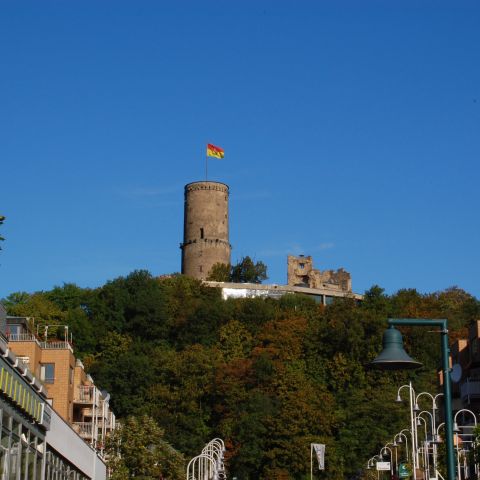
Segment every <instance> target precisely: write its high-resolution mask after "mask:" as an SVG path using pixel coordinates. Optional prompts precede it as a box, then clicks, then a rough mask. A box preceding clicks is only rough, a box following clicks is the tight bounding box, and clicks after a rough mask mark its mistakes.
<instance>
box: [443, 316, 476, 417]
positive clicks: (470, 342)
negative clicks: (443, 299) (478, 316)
mask: <svg viewBox="0 0 480 480" xmlns="http://www.w3.org/2000/svg"><path fill="white" fill-rule="evenodd" d="M450 355H451V363H452V367H453V368H454V372H455V373H454V375H453V378H452V380H453V386H452V392H453V396H454V403H456V405H455V406H456V407H458V408H468V409H470V410H473V411H474V412H475V413H479V412H480V320H477V321H475V322H473V323H472V324H471V325H470V327H469V330H468V338H464V339H458V340H456V341H455V342H454V343H453V344H452V346H451V347H450Z"/></svg>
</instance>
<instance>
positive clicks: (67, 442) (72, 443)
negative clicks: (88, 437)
mask: <svg viewBox="0 0 480 480" xmlns="http://www.w3.org/2000/svg"><path fill="white" fill-rule="evenodd" d="M46 440H47V444H48V445H50V446H51V447H52V448H53V449H54V450H56V451H57V452H58V453H59V454H60V455H62V456H63V457H65V458H66V459H67V460H68V461H69V462H70V463H72V464H73V465H75V467H77V468H78V469H79V470H81V471H82V472H83V473H84V474H85V475H86V476H87V477H89V478H91V479H92V480H105V479H106V477H107V468H106V465H105V463H104V462H103V461H102V459H101V458H99V457H98V455H97V453H96V451H95V450H94V449H93V448H91V447H90V445H88V444H87V443H85V442H84V441H83V440H82V438H80V436H79V435H77V433H76V432H75V431H74V430H73V429H72V428H71V427H70V425H69V424H68V423H67V422H65V421H64V420H63V418H62V417H60V415H58V413H56V412H55V411H54V410H52V420H51V423H50V430H48V431H47V435H46Z"/></svg>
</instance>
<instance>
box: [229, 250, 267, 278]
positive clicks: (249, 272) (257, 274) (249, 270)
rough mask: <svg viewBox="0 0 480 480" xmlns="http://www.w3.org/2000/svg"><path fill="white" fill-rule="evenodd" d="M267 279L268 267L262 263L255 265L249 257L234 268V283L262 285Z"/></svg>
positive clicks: (244, 258)
mask: <svg viewBox="0 0 480 480" xmlns="http://www.w3.org/2000/svg"><path fill="white" fill-rule="evenodd" d="M267 278H268V276H267V266H266V265H265V264H264V263H263V262H260V261H258V262H256V263H254V262H253V260H252V259H251V258H250V257H249V256H246V257H243V258H242V259H241V260H240V261H239V262H238V263H237V264H236V265H233V266H232V273H231V280H232V282H236V283H262V282H263V281H264V280H266V279H267Z"/></svg>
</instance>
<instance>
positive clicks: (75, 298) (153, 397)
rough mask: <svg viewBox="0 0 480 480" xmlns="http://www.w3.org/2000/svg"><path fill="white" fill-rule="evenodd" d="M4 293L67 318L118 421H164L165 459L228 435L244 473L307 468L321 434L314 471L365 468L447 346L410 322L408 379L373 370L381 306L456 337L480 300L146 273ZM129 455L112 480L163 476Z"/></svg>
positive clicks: (157, 424) (20, 305)
mask: <svg viewBox="0 0 480 480" xmlns="http://www.w3.org/2000/svg"><path fill="white" fill-rule="evenodd" d="M5 305H6V307H7V309H8V311H9V312H10V313H11V314H19V315H20V314H21V315H29V316H30V315H33V316H36V317H37V320H36V321H40V320H41V321H43V322H52V323H53V321H55V322H57V323H58V321H57V320H59V319H61V321H62V322H64V323H66V324H68V325H69V326H70V331H71V332H72V333H73V339H74V344H75V348H76V353H77V355H78V354H80V355H81V356H82V357H83V359H84V364H85V365H86V367H87V368H88V370H89V373H91V374H92V376H93V377H94V378H95V382H96V384H97V385H98V386H99V387H100V388H105V389H107V390H108V391H109V392H110V393H111V405H112V408H113V410H114V411H115V413H116V414H117V416H118V417H120V420H121V423H122V424H123V425H131V426H132V431H137V432H142V431H152V432H153V431H155V432H156V433H155V435H156V436H157V437H158V438H159V439H161V441H162V442H167V443H168V445H171V447H172V448H173V449H174V450H175V453H174V451H173V450H170V447H167V446H165V445H164V444H163V443H161V444H160V445H159V446H158V449H157V447H155V449H154V450H153V452H156V453H158V454H159V455H160V454H161V455H163V457H159V460H155V462H156V463H157V466H158V465H160V466H162V465H166V464H169V463H168V462H170V461H172V462H174V463H173V464H174V465H179V462H180V460H179V458H180V457H179V456H178V454H177V452H181V454H183V455H184V457H185V458H186V459H190V458H192V457H193V456H195V455H197V454H198V453H199V452H200V451H201V449H202V448H203V446H204V445H205V444H206V443H207V442H208V441H210V440H211V439H212V438H214V437H221V438H223V439H224V440H225V443H226V447H227V452H226V464H227V469H228V472H229V477H233V476H237V477H238V478H241V479H242V480H267V479H268V480H272V479H277V480H279V479H287V480H294V479H299V480H300V479H301V480H304V479H306V478H308V477H309V471H310V450H309V449H310V443H312V442H314V443H324V444H325V445H326V465H327V469H326V470H325V472H322V475H321V477H320V476H319V477H318V478H322V479H327V480H331V479H332V480H333V479H335V480H336V479H344V478H352V479H353V478H358V475H359V472H360V471H361V469H362V467H364V465H365V462H366V460H367V459H368V458H369V457H371V456H372V455H373V454H375V453H377V452H378V451H379V448H380V447H381V446H383V445H384V444H385V441H386V440H387V439H388V438H391V436H392V435H393V434H394V433H397V432H398V431H400V430H401V428H404V426H405V425H407V424H408V411H407V409H406V408H404V407H402V406H399V405H398V404H396V403H395V402H394V399H395V397H396V391H397V388H398V387H399V386H400V385H402V384H404V383H405V382H406V381H407V378H408V379H412V381H413V382H414V385H415V386H416V387H417V388H418V389H419V390H427V391H430V392H434V391H435V389H436V368H437V366H438V363H439V356H440V353H439V350H438V345H436V343H435V342H425V336H424V335H425V332H423V331H421V329H409V330H405V331H408V335H406V336H405V343H406V348H407V349H408V351H409V353H410V354H411V355H412V357H414V358H416V359H418V360H420V361H422V362H423V364H424V367H422V368H421V369H419V370H418V371H415V372H411V373H409V374H408V375H409V377H407V374H406V373H400V372H399V373H393V374H389V375H385V374H383V373H381V372H377V371H370V370H367V369H366V368H365V365H366V363H368V362H369V361H370V360H372V359H373V358H374V357H375V356H376V355H377V354H378V352H379V350H380V349H381V338H382V334H383V331H384V329H385V327H386V318H388V317H408V316H410V317H411V316H417V317H426V318H428V317H430V318H448V319H449V329H450V333H451V337H452V338H455V337H456V336H465V332H466V328H467V327H468V325H469V323H470V322H472V321H474V320H475V319H477V318H479V317H480V303H479V301H478V300H477V299H476V298H474V297H473V296H471V295H469V294H468V293H467V292H465V291H463V290H461V289H459V288H456V287H453V288H451V289H448V290H445V291H442V292H435V293H429V294H421V293H419V292H417V291H416V290H413V289H405V290H401V291H399V292H397V293H395V294H394V295H386V294H385V292H384V291H383V290H382V289H381V288H380V287H378V286H374V287H372V288H371V289H370V290H368V291H367V292H365V297H364V300H363V302H361V303H360V304H358V303H357V302H355V301H354V300H353V299H350V298H345V299H338V300H336V301H334V302H333V304H331V305H328V306H323V305H319V304H317V303H315V302H314V301H313V300H312V299H310V298H308V297H305V296H301V295H296V294H295V295H286V296H284V297H282V298H280V299H279V300H273V299H270V298H241V299H229V300H223V299H222V296H221V292H220V290H219V289H216V288H210V287H207V286H205V285H203V284H202V283H201V282H199V281H197V280H194V279H191V278H188V277H185V276H182V275H176V276H173V277H171V278H155V277H153V276H152V275H151V274H150V273H149V272H146V271H135V272H132V273H131V274H129V275H127V276H126V277H119V278H116V279H114V280H112V281H109V282H107V283H106V284H105V285H103V286H101V287H99V288H96V289H82V288H79V287H78V286H75V285H72V284H65V285H63V286H60V287H55V288H53V289H52V290H50V291H45V292H35V293H31V294H29V293H22V292H19V293H13V294H11V295H9V296H8V297H7V299H6V301H5ZM145 415H146V416H147V417H145ZM131 416H134V417H135V418H134V419H131V418H130V417H131ZM147 419H148V420H147ZM149 429H150V430H149ZM156 429H158V430H156ZM125 432H126V430H125V429H122V431H120V432H118V435H119V436H121V435H125ZM138 435H139V438H142V435H143V434H138ZM146 437H147V436H145V437H143V438H144V440H138V439H137V438H135V439H132V441H131V444H132V445H133V444H135V443H134V442H137V441H139V442H140V443H139V445H142V448H141V451H142V452H143V453H145V454H146V455H147V456H148V455H150V453H152V451H151V450H149V451H148V452H150V453H148V452H146V451H145V450H144V448H143V447H148V445H150V443H148V442H147V440H146ZM120 438H121V437H120ZM117 440H118V437H115V438H114V439H113V441H114V442H115V441H117ZM122 442H123V443H125V441H122ZM129 442H130V440H127V444H128V443H129ZM123 443H122V444H123ZM114 445H116V444H115V443H114ZM114 448H119V447H118V445H117V446H115V447H114ZM147 450H148V449H147ZM169 452H170V454H171V455H172V457H171V459H170V457H169ZM122 458H123V459H124V460H122V462H123V463H121V464H120V465H118V469H117V470H118V472H119V473H118V478H117V479H116V480H122V479H123V478H126V477H122V476H121V475H126V476H128V475H130V474H131V473H132V472H135V475H136V476H145V477H150V476H155V475H157V478H159V475H162V474H164V473H161V472H160V473H159V472H157V471H156V470H155V471H150V470H148V471H147V470H144V467H142V466H141V465H142V460H141V459H135V458H132V460H131V461H130V459H129V458H130V457H129V454H128V453H127V452H125V456H124V457H122ZM162 459H163V460H162ZM167 460H168V462H167ZM155 462H154V463H155ZM166 462H167V463H166ZM173 464H172V465H173ZM149 465H150V466H151V465H152V463H151V462H150V463H149ZM169 465H170V464H169ZM162 468H163V467H162ZM169 468H170V467H169ZM171 468H172V469H173V470H172V472H173V471H176V470H175V468H177V467H171ZM122 472H123V473H122ZM184 473H185V472H183V474H184ZM172 475H173V473H172ZM160 478H162V477H160ZM164 478H170V477H168V476H165V477H164ZM171 478H176V477H174V476H172V477H171Z"/></svg>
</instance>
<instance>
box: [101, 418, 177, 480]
mask: <svg viewBox="0 0 480 480" xmlns="http://www.w3.org/2000/svg"><path fill="white" fill-rule="evenodd" d="M106 454H107V459H108V467H109V468H110V469H111V472H112V473H111V475H110V478H111V479H112V480H127V479H130V478H132V477H135V478H140V479H142V480H149V479H152V480H153V479H162V480H181V479H182V480H183V478H184V472H185V460H184V457H183V455H182V454H180V453H179V452H178V451H176V450H175V449H174V448H173V447H172V446H171V445H170V444H169V443H167V442H166V441H165V440H164V439H163V431H162V429H161V428H160V427H159V426H158V425H157V424H156V423H155V421H154V420H153V419H152V418H150V417H148V416H146V415H143V416H140V417H135V416H129V417H127V418H125V419H124V420H123V421H122V423H121V424H120V426H119V428H117V429H116V430H115V431H114V433H113V434H112V435H110V436H109V437H108V438H107V441H106Z"/></svg>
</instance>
